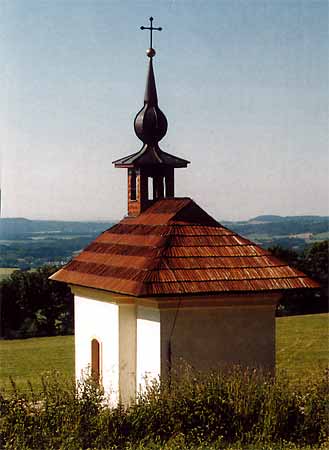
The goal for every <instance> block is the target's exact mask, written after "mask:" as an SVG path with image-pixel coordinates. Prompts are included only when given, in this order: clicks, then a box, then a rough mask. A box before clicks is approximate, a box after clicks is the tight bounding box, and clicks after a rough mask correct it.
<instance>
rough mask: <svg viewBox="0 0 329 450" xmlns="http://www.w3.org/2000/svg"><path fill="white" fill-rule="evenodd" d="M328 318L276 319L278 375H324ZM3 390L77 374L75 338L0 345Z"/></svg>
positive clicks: (297, 377)
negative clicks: (53, 374)
mask: <svg viewBox="0 0 329 450" xmlns="http://www.w3.org/2000/svg"><path fill="white" fill-rule="evenodd" d="M328 330H329V314H315V315H306V316H291V317H280V318H277V319H276V342H277V375H278V377H287V378H288V380H290V381H291V382H293V383H300V382H303V380H308V379H309V378H310V377H314V376H318V375H321V374H323V372H324V369H325V368H327V367H328V355H329V341H328ZM0 362H1V364H0V387H2V388H6V389H7V388H9V387H10V377H12V378H13V379H14V381H15V382H16V383H17V385H18V386H19V387H22V388H24V387H25V386H26V387H27V380H29V381H30V382H31V383H32V385H34V386H39V383H40V375H41V374H42V372H46V371H51V370H54V369H56V370H58V371H59V372H61V373H63V374H64V375H65V376H72V377H73V374H74V336H56V337H44V338H32V339H18V340H2V341H0Z"/></svg>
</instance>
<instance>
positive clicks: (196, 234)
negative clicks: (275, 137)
mask: <svg viewBox="0 0 329 450" xmlns="http://www.w3.org/2000/svg"><path fill="white" fill-rule="evenodd" d="M141 28H142V29H148V30H150V36H151V42H150V48H149V49H148V50H147V56H148V58H149V59H148V72H147V80H146V89H145V95H144V106H143V108H142V109H141V110H140V111H139V112H138V114H137V115H136V118H135V121H134V129H135V133H136V135H137V137H138V138H139V139H140V140H141V141H142V148H141V149H140V150H139V151H137V152H135V153H133V154H130V155H128V156H125V157H123V158H120V159H117V160H116V161H114V166H115V167H116V168H122V169H126V170H127V176H128V182H127V196H128V214H127V216H126V217H124V218H123V219H122V220H121V221H120V222H119V223H118V224H116V225H114V226H113V227H112V228H110V229H108V230H106V231H104V232H103V233H102V234H101V235H100V236H99V237H97V238H96V239H95V240H94V241H93V242H92V243H91V244H89V245H88V246H87V247H86V248H85V249H84V250H83V251H82V252H81V253H80V254H79V255H78V256H76V257H74V258H73V259H72V260H71V261H70V262H69V263H68V264H67V265H66V266H64V267H63V268H62V269H60V270H59V271H58V272H56V273H55V274H54V275H53V276H52V277H51V278H52V279H53V280H57V281H61V282H65V283H68V285H69V286H70V288H71V290H72V292H73V294H74V306H75V370H76V378H77V379H80V378H81V377H82V376H84V374H86V373H88V369H89V370H91V371H92V374H93V376H94V377H95V378H96V379H97V380H99V382H101V383H102V385H103V387H104V389H105V391H106V392H107V393H108V394H109V396H110V398H111V401H112V402H114V403H115V402H118V401H121V402H122V403H123V404H129V403H130V402H131V401H133V400H134V399H135V398H136V394H137V392H138V391H139V390H140V389H143V387H144V386H145V383H147V382H148V380H150V379H151V378H153V377H158V376H159V375H161V377H168V376H170V372H171V370H172V368H173V367H175V366H177V365H179V364H181V363H186V364H188V365H190V366H191V367H192V368H195V369H197V370H210V369H216V368H219V367H221V366H227V365H233V364H239V365H243V366H248V367H262V368H263V369H265V370H268V371H270V372H272V373H274V369H275V309H276V305H277V303H278V301H279V299H280V297H281V296H282V293H283V292H284V291H286V290H287V289H298V290H300V289H308V288H316V287H318V284H317V283H316V282H315V281H313V280H311V279H310V278H308V277H307V276H306V275H305V274H304V273H302V272H300V271H298V270H296V269H294V268H292V267H289V266H288V265H287V264H286V263H284V262H283V261H280V260H279V259H277V258H275V257H273V256H272V255H271V254H270V253H269V251H267V250H264V249H262V248H260V247H259V246H257V245H256V244H254V243H253V242H251V241H249V240H248V239H245V238H243V237H241V236H239V235H238V234H237V233H235V232H233V231H231V230H229V229H228V228H226V227H224V226H222V225H221V224H220V223H219V222H217V221H216V220H215V219H214V218H212V217H211V216H210V215H209V214H207V212H206V211H204V210H203V209H202V208H201V207H200V206H199V205H197V204H196V203H195V202H194V201H193V200H192V199H191V198H189V197H177V196H175V176H176V174H175V169H180V168H186V167H187V166H188V164H189V161H187V160H185V159H183V158H181V157H179V156H176V155H171V154H169V153H167V152H165V151H163V150H162V149H161V148H160V146H159V142H160V141H161V139H162V138H163V137H164V136H165V135H166V132H167V127H168V125H167V119H166V117H165V115H164V113H163V112H162V111H161V110H160V108H159V105H158V96H157V89H156V83H155V76H154V69H153V58H154V57H155V50H154V49H153V47H152V32H153V31H154V30H160V29H159V28H154V27H153V18H150V27H141Z"/></svg>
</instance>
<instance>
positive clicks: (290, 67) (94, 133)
mask: <svg viewBox="0 0 329 450" xmlns="http://www.w3.org/2000/svg"><path fill="white" fill-rule="evenodd" d="M1 12H2V19H3V26H2V27H1V29H0V33H1V39H0V61H1V63H2V67H3V74H2V78H3V83H2V93H3V102H2V103H1V105H0V117H1V119H2V120H0V123H1V124H2V125H1V135H2V141H1V147H2V148H1V150H2V152H1V153H2V156H1V161H0V164H1V172H0V175H1V191H2V216H4V217H31V220H66V221H112V220H114V219H108V218H107V217H109V216H111V217H123V216H124V215H125V214H126V209H127V202H126V195H127V192H126V189H127V187H126V173H125V170H121V171H120V170H117V169H114V168H113V166H112V161H113V160H115V159H117V158H120V157H123V156H124V155H128V154H131V153H133V152H135V151H138V150H139V149H140V147H141V143H140V141H139V140H138V138H137V137H136V136H135V134H134V129H133V120H134V117H135V115H136V114H137V112H138V111H139V110H140V109H141V107H142V106H143V94H144V88H145V81H146V71H147V57H146V55H145V50H146V49H147V47H148V35H147V33H145V32H142V31H140V29H139V28H140V26H141V25H144V26H145V25H146V26H147V25H148V18H149V17H150V15H153V17H154V20H155V22H154V26H156V27H157V26H161V27H162V28H163V30H162V31H161V32H160V33H155V36H154V47H155V49H156V52H157V54H156V57H155V59H154V70H155V78H156V84H157V90H158V98H159V106H160V109H161V110H162V111H163V112H164V113H165V115H166V117H167V119H168V123H169V128H168V133H167V135H166V137H165V138H164V139H163V142H162V141H161V143H160V147H161V148H162V149H163V150H164V151H167V152H168V153H173V154H175V155H177V156H179V157H182V158H185V159H187V160H189V161H191V164H190V166H189V168H188V169H186V170H177V171H176V183H175V184H176V195H177V196H178V197H191V198H193V199H194V200H195V201H196V203H197V204H199V205H200V206H201V207H202V208H203V209H205V210H206V211H207V212H208V213H209V214H210V215H211V216H213V217H216V218H218V220H225V221H243V220H245V219H243V218H244V217H257V216H259V215H264V211H266V214H265V215H282V216H296V215H298V216H303V215H319V216H326V215H328V209H329V208H328V207H329V192H328V191H329V190H328V187H329V186H328V185H329V182H328V176H329V167H328V120H327V117H328V97H329V81H328V76H327V75H328V67H327V59H328V58H327V57H328V49H329V44H328V3H327V1H325V0H318V1H314V2H309V1H308V0H292V1H290V2H286V1H281V0H278V1H277V2H272V1H270V0H262V1H260V2H244V1H243V0H232V1H231V2H226V1H213V0H209V2H208V3H207V7H206V8H205V7H204V4H201V3H197V2H193V1H189V2H182V3H179V2H178V3H175V2H170V3H169V2H168V3H160V4H158V5H156V6H155V5H154V4H153V2H151V1H149V0H146V1H145V2H143V3H142V2H134V1H131V0H128V1H127V2H125V3H124V4H122V3H119V2H103V1H100V2H96V3H95V2H93V1H91V0H86V1H83V2H82V1H78V2H76V1H73V0H68V1H67V2H65V3H64V2H55V3H51V2H43V1H41V0H35V1H34V2H33V3H32V4H31V3H26V2H22V1H20V0H13V1H11V2H5V3H2V4H1ZM200 24H207V26H206V27H202V26H200ZM100 217H101V219H100ZM104 217H105V219H104ZM118 220H119V219H118Z"/></svg>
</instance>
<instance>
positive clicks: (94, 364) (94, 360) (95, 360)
mask: <svg viewBox="0 0 329 450" xmlns="http://www.w3.org/2000/svg"><path fill="white" fill-rule="evenodd" d="M91 376H92V377H93V379H94V380H95V381H96V382H97V383H99V380H100V345H99V342H98V340H97V339H93V340H92V341H91Z"/></svg>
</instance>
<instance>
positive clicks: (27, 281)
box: [0, 266, 73, 338]
mask: <svg viewBox="0 0 329 450" xmlns="http://www.w3.org/2000/svg"><path fill="white" fill-rule="evenodd" d="M56 270H58V268H57V267H55V266H43V267H40V268H39V269H37V270H35V271H32V272H27V271H15V272H13V273H12V274H11V275H10V277H8V278H6V279H5V280H2V281H1V283H0V289H1V308H0V309H1V317H0V324H1V333H0V334H1V335H2V336H3V337H6V338H22V337H31V336H54V335H59V334H68V333H72V331H73V296H72V294H71V291H70V289H69V287H68V286H67V285H65V284H63V283H58V282H56V281H51V280H49V276H50V275H52V274H53V273H54V272H55V271H56Z"/></svg>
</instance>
